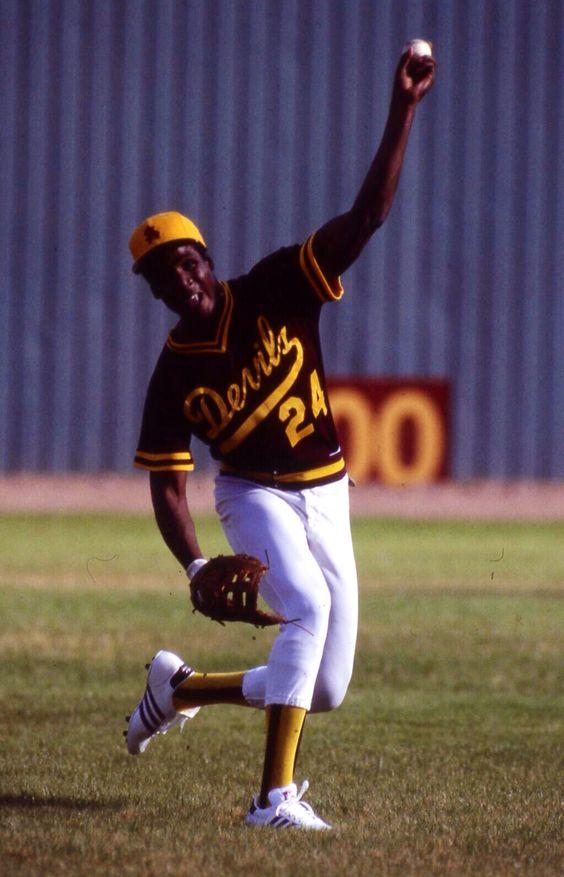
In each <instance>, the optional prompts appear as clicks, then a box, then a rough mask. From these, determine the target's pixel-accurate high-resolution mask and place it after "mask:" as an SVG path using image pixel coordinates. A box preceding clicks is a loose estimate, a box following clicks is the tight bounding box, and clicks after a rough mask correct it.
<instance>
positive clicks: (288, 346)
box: [184, 316, 304, 451]
mask: <svg viewBox="0 0 564 877" xmlns="http://www.w3.org/2000/svg"><path fill="white" fill-rule="evenodd" d="M257 328H258V334H259V342H257V343H256V347H257V353H256V354H255V355H254V356H253V360H252V366H250V367H247V366H245V367H244V368H243V369H242V370H241V379H240V381H239V382H238V383H232V384H230V385H229V386H228V387H227V390H226V392H225V396H223V395H222V394H221V393H218V392H217V391H216V390H213V389H212V388H211V387H197V388H196V389H195V390H193V391H192V392H191V393H190V394H189V395H188V396H187V397H186V399H185V401H184V416H185V417H186V419H187V420H189V421H190V422H191V423H202V421H205V422H206V423H207V424H208V427H209V428H208V430H207V432H206V436H207V438H208V439H210V440H213V439H215V438H216V437H217V436H218V435H219V434H220V433H221V432H222V431H223V430H224V429H225V428H226V427H227V426H228V424H229V423H230V422H231V420H232V418H233V416H234V414H235V412H237V411H243V410H244V408H245V407H246V406H247V403H248V402H249V398H252V396H251V397H249V392H250V391H253V392H254V393H256V392H258V391H259V390H260V388H261V386H262V383H263V378H264V377H268V376H269V375H270V374H272V372H273V370H274V369H277V368H279V367H280V366H281V365H282V364H283V359H284V357H287V356H288V355H289V354H291V352H292V351H295V360H294V362H293V363H292V364H291V366H290V370H289V372H288V374H287V375H286V377H285V378H284V379H283V380H282V381H281V382H280V383H279V384H278V386H277V387H275V389H274V390H272V392H271V393H270V394H269V395H268V396H267V397H266V398H265V399H263V400H262V402H260V404H259V405H258V406H257V407H256V408H255V409H254V410H253V411H252V413H251V414H249V416H248V417H247V419H246V420H245V421H244V422H243V423H242V424H241V426H239V427H238V429H237V430H236V431H235V433H234V434H233V435H232V436H231V437H230V438H229V439H227V440H226V441H225V442H223V443H222V444H221V445H220V446H219V449H220V450H221V451H229V450H232V449H233V448H234V447H236V446H237V445H238V444H240V443H241V442H242V441H243V440H244V438H245V437H246V436H247V435H249V433H250V432H252V431H253V430H254V429H255V428H256V427H257V426H258V425H259V423H261V422H262V421H263V420H264V418H265V417H267V416H268V415H269V414H270V412H271V411H272V410H273V408H274V407H275V406H276V405H277V404H278V402H280V401H281V399H283V397H284V396H285V394H286V393H287V392H288V390H289V389H290V387H291V386H292V384H293V383H294V382H295V380H296V378H297V376H298V375H299V373H300V370H301V368H302V365H303V361H304V352H303V347H302V343H301V341H300V340H299V338H295V337H294V338H288V336H287V328H286V326H282V327H281V328H280V331H279V332H278V335H275V333H274V331H273V329H272V327H271V326H270V324H269V322H268V320H267V319H266V317H262V316H261V317H259V318H258V320H257ZM248 397H249V398H248Z"/></svg>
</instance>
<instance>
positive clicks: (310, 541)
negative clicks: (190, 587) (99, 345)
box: [125, 49, 435, 829]
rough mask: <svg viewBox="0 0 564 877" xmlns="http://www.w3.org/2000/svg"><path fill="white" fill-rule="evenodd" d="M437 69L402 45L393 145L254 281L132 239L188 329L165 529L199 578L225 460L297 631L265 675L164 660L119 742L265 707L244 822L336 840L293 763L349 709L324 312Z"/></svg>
mask: <svg viewBox="0 0 564 877" xmlns="http://www.w3.org/2000/svg"><path fill="white" fill-rule="evenodd" d="M434 72H435V62H434V60H433V59H432V58H430V57H425V58H421V59H418V58H416V57H415V56H414V55H413V51H412V50H411V49H409V50H408V51H407V52H405V53H404V54H403V55H402V57H401V59H400V62H399V65H398V68H397V71H396V74H395V78H394V83H393V91H392V98H391V105H390V111H389V116H388V120H387V123H386V127H385V130H384V134H383V138H382V141H381V143H380V146H379V148H378V151H377V153H376V156H375V158H374V160H373V162H372V165H371V167H370V169H369V171H368V174H367V176H366V178H365V180H364V182H363V184H362V186H361V188H360V191H359V192H358V195H357V197H356V199H355V201H354V203H353V205H352V207H351V208H350V210H348V211H347V212H345V213H343V214H342V215H340V216H337V217H335V218H334V219H332V220H330V221H329V222H328V223H327V224H326V225H324V226H323V227H322V228H320V229H319V230H318V231H316V232H315V233H314V234H311V235H310V236H309V237H308V238H307V240H306V241H305V242H304V243H302V244H301V245H295V246H290V247H285V248H283V249H280V250H278V251H277V252H275V253H272V254H271V255H268V256H267V257H266V258H264V259H262V260H261V261H260V262H258V263H257V264H256V265H255V266H254V267H253V268H252V269H251V270H250V271H249V273H248V274H245V275H244V276H242V277H238V278H236V279H233V280H229V281H220V280H218V279H217V278H216V276H215V273H214V263H213V260H212V258H211V256H210V253H209V251H208V249H207V247H206V243H205V241H204V238H203V236H202V233H201V232H200V230H199V229H198V228H197V226H196V225H195V224H194V223H193V222H192V221H191V220H190V219H188V218H187V217H185V216H183V215H181V214H179V213H176V212H166V213H159V214H156V215H155V216H151V217H149V218H148V219H145V220H144V222H142V223H141V225H139V226H138V227H137V228H136V229H135V231H134V232H133V234H132V236H131V239H130V249H131V253H132V255H133V259H134V266H133V270H134V271H135V272H137V273H139V274H141V275H142V276H143V277H144V279H145V280H146V281H147V283H148V284H149V286H150V288H151V291H152V293H153V295H154V296H155V298H157V299H160V300H162V302H163V303H164V304H165V305H166V306H167V307H168V308H170V310H171V311H173V312H174V313H175V314H176V315H177V316H178V317H179V321H178V323H177V324H176V326H175V327H174V328H173V329H172V331H171V332H170V334H169V336H168V339H167V341H166V344H165V346H164V349H163V351H162V353H161V355H160V357H159V360H158V362H157V365H156V368H155V370H154V373H153V376H152V378H151V381H150V385H149V388H148V392H147V397H146V401H145V408H144V414H143V422H142V427H141V435H140V440H139V445H138V449H137V454H136V457H135V463H136V465H137V466H138V467H140V468H142V469H146V470H149V472H150V486H151V496H152V501H153V506H154V511H155V516H156V521H157V524H158V527H159V529H160V532H161V534H162V536H163V539H164V541H165V542H166V544H167V545H168V547H169V548H170V550H171V551H172V553H173V554H174V556H175V557H176V558H177V560H178V561H179V562H180V563H181V564H182V566H183V567H184V568H185V569H186V571H187V575H188V577H189V578H192V577H193V576H194V575H195V573H196V572H197V571H198V570H203V571H204V574H205V564H206V563H207V560H206V558H205V554H204V552H203V551H202V549H201V548H200V545H199V543H198V540H197V536H196V531H195V527H194V523H193V521H192V518H191V516H190V512H189V508H188V501H187V495H186V485H187V473H188V472H189V471H191V470H192V469H193V468H194V467H193V461H192V456H191V453H190V449H189V448H190V439H191V436H192V435H195V436H197V437H198V438H199V439H201V440H202V441H203V442H204V443H205V444H207V445H208V446H209V448H210V452H211V454H212V456H213V457H214V458H215V459H216V460H217V461H218V463H219V474H218V476H217V478H216V487H215V501H216V509H217V512H218V514H219V517H220V520H221V523H222V526H223V529H224V532H225V534H226V537H227V539H228V541H229V543H230V545H231V547H232V548H233V550H234V552H237V553H241V552H242V553H246V554H249V555H253V556H254V557H257V558H259V559H261V560H262V561H263V562H265V564H266V565H267V566H268V571H267V573H266V575H265V576H264V578H263V580H262V583H261V595H262V597H263V598H264V599H265V601H266V602H267V603H268V604H269V606H270V607H272V609H273V610H274V611H275V612H276V613H278V614H280V615H281V616H283V617H284V618H285V619H288V621H289V622H290V623H287V624H283V625H281V627H280V632H279V634H278V636H277V637H276V639H275V641H274V644H273V646H272V650H271V652H270V655H269V657H268V660H267V662H266V663H265V664H264V666H260V667H255V668H252V669H248V670H243V671H240V672H226V673H202V672H199V671H197V670H195V669H193V668H192V667H190V666H189V665H188V664H186V663H185V662H184V660H183V659H182V658H180V657H178V656H177V655H174V654H172V653H171V652H167V651H160V652H158V653H157V655H156V656H155V657H154V658H153V661H152V662H151V664H150V666H149V672H148V676H147V683H146V689H145V693H144V695H143V697H142V698H141V700H140V701H139V703H138V704H137V706H136V708H135V710H134V711H133V713H132V715H131V717H130V718H129V724H128V728H127V731H126V732H125V735H126V743H127V748H128V751H129V752H130V753H131V754H132V755H136V754H139V753H141V752H143V751H144V750H145V749H146V747H147V745H148V744H149V741H150V740H151V739H152V737H153V736H155V735H156V734H159V733H161V734H162V733H165V732H166V731H168V730H169V728H171V727H172V726H174V725H176V724H180V725H182V724H184V722H185V721H186V720H187V719H188V718H192V717H193V716H195V715H196V713H197V712H198V710H199V709H200V708H201V707H202V706H207V705H209V704H222V703H229V704H240V705H243V706H250V707H255V708H259V709H264V710H265V711H266V716H267V732H266V749H265V756H264V766H263V773H262V783H261V787H260V792H259V793H258V795H257V796H256V797H255V798H254V799H253V801H252V804H251V806H250V809H249V811H248V813H247V816H246V822H247V823H248V824H251V825H257V826H272V827H276V828H281V827H301V828H305V829H326V828H329V825H328V824H327V823H326V822H325V821H323V820H322V819H321V818H320V817H319V816H317V815H316V814H315V813H314V811H313V809H312V808H311V806H310V805H309V804H307V803H306V802H305V801H304V800H303V797H302V796H303V794H304V792H305V790H306V789H307V787H308V783H307V781H306V782H304V783H303V784H302V786H301V789H300V790H299V791H298V789H297V786H296V784H295V783H294V768H295V762H296V756H297V752H298V747H299V742H300V739H301V735H302V731H303V726H304V720H305V718H306V715H307V713H308V712H323V711H327V710H332V709H334V708H335V707H337V706H338V705H339V704H340V703H341V701H342V700H343V698H344V696H345V693H346V691H347V687H348V684H349V680H350V678H351V673H352V668H353V658H354V650H355V640H356V630H357V579H356V571H355V561H354V555H353V548H352V542H351V535H350V526H349V513H348V477H347V474H346V467H345V461H344V459H343V455H342V452H341V448H340V447H339V441H338V438H337V434H336V431H335V427H334V424H333V420H332V417H331V410H330V406H329V400H328V396H327V390H326V383H325V373H324V367H323V361H322V356H321V350H320V343H319V329H318V326H319V316H320V312H321V308H322V306H323V304H325V303H326V302H335V301H338V300H339V299H340V298H341V296H342V295H343V287H342V285H341V281H340V276H341V274H343V272H344V271H346V269H347V268H348V267H349V266H350V265H351V264H352V263H353V262H354V261H355V259H356V258H357V257H358V255H359V254H360V252H361V251H362V249H363V247H364V246H365V244H366V243H367V241H368V240H369V238H370V237H371V235H372V234H373V232H374V231H375V230H376V229H377V228H379V226H380V225H382V223H383V222H384V220H385V218H386V216H387V214H388V212H389V210H390V207H391V205H392V201H393V198H394V194H395V191H396V188H397V184H398V179H399V175H400V170H401V167H402V163H403V159H404V154H405V149H406V146H407V141H408V135H409V131H410V128H411V125H412V122H413V119H414V114H415V109H416V106H417V104H418V103H419V101H420V100H421V99H422V98H423V96H424V95H425V94H426V93H427V91H428V90H429V89H430V88H431V85H432V83H433V79H434Z"/></svg>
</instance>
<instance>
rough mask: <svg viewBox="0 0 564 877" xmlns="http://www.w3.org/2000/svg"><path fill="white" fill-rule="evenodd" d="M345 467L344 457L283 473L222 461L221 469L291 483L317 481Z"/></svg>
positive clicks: (257, 479)
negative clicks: (255, 469) (242, 467)
mask: <svg viewBox="0 0 564 877" xmlns="http://www.w3.org/2000/svg"><path fill="white" fill-rule="evenodd" d="M344 468H345V461H344V459H343V457H341V458H340V459H339V460H337V461H336V462H335V463H329V464H328V465H327V466H318V467H317V468H316V469H306V470H305V471H304V472H285V473H283V474H281V475H278V474H274V473H273V472H247V471H244V470H241V469H237V468H236V467H235V466H230V465H229V464H228V463H222V464H221V469H220V471H221V472H223V473H224V474H225V475H233V474H235V475H239V476H240V477H241V478H250V479H251V480H252V481H272V482H276V483H279V484H290V483H292V482H294V481H298V482H304V483H305V482H308V481H315V479H316V478H327V477H328V476H329V475H336V474H337V473H338V472H341V471H343V470H344Z"/></svg>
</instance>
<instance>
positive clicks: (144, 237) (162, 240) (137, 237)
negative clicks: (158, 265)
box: [129, 210, 206, 274]
mask: <svg viewBox="0 0 564 877" xmlns="http://www.w3.org/2000/svg"><path fill="white" fill-rule="evenodd" d="M186 239H188V240H192V241H197V242H198V243H199V244H202V246H203V247H205V246H206V242H205V240H204V238H203V236H202V233H201V231H200V229H199V228H198V226H197V225H194V223H193V222H192V220H191V219H188V217H187V216H183V215H182V213H177V212H176V211H175V210H169V211H168V212H167V213H155V215H154V216H148V217H147V219H144V220H143V222H142V223H141V225H138V226H137V228H136V229H135V231H134V232H133V234H132V235H131V237H130V238H129V249H130V250H131V255H132V256H133V260H134V263H133V270H134V271H135V273H136V274H138V273H139V267H140V266H139V262H140V261H141V259H142V258H143V257H144V256H146V255H147V253H149V252H150V251H151V250H154V249H155V248H156V247H160V246H161V244H168V243H171V241H181V240H186Z"/></svg>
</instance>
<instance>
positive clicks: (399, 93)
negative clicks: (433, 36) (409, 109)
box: [394, 46, 437, 104]
mask: <svg viewBox="0 0 564 877" xmlns="http://www.w3.org/2000/svg"><path fill="white" fill-rule="evenodd" d="M436 66H437V62H436V61H435V59H434V58H431V57H430V56H425V57H423V58H419V57H417V56H414V54H413V48H412V47H411V46H410V47H409V49H408V50H407V52H404V53H403V55H402V56H401V58H400V61H399V64H398V67H397V70H396V75H395V79H394V98H395V99H398V100H401V101H403V102H404V103H409V104H418V103H419V101H420V100H421V99H422V98H424V97H425V95H426V94H427V92H428V91H429V89H431V88H432V86H433V82H434V80H435V69H436Z"/></svg>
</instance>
